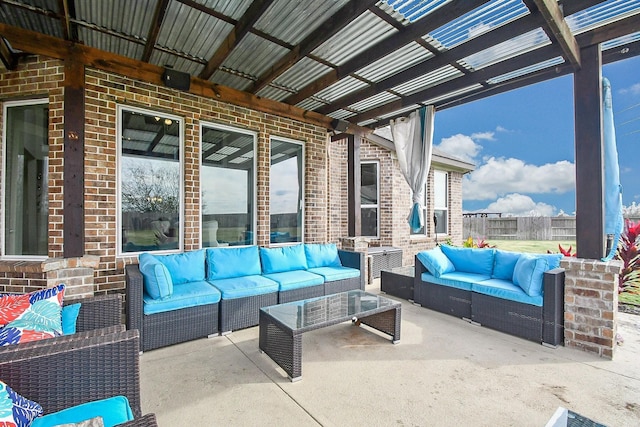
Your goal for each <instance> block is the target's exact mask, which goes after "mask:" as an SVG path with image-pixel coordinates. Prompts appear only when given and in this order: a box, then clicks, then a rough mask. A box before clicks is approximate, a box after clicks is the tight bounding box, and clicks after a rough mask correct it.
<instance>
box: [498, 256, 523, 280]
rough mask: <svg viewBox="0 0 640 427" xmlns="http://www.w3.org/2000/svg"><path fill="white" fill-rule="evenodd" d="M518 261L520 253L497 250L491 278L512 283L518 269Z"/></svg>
mask: <svg viewBox="0 0 640 427" xmlns="http://www.w3.org/2000/svg"><path fill="white" fill-rule="evenodd" d="M518 259H520V253H519V252H509V251H502V250H500V249H497V250H496V254H495V263H494V265H493V273H492V274H491V277H493V278H494V279H502V280H508V281H512V280H513V270H514V269H515V268H516V263H517V262H518Z"/></svg>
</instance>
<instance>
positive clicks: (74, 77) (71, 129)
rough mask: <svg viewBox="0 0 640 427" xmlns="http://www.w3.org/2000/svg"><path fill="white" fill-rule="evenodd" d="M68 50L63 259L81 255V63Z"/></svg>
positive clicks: (82, 224)
mask: <svg viewBox="0 0 640 427" xmlns="http://www.w3.org/2000/svg"><path fill="white" fill-rule="evenodd" d="M70 53H71V55H70V56H69V57H68V58H66V59H65V62H64V165H63V168H64V190H63V191H64V219H63V224H64V225H63V236H64V240H63V241H64V246H63V256H64V257H65V258H72V257H81V256H83V255H84V122H85V112H84V98H85V91H84V64H82V63H81V62H79V61H76V60H75V55H73V49H70Z"/></svg>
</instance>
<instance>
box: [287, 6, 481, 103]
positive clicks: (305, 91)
mask: <svg viewBox="0 0 640 427" xmlns="http://www.w3.org/2000/svg"><path fill="white" fill-rule="evenodd" d="M487 1H488V0H467V1H453V2H450V3H447V4H445V5H444V6H442V7H440V8H439V9H438V13H434V14H433V15H432V16H430V17H429V19H427V18H424V19H421V20H419V21H417V22H416V23H414V24H411V25H409V26H408V27H407V28H406V29H405V31H400V32H398V33H396V34H395V35H393V36H390V37H387V38H386V39H384V40H382V41H381V42H380V43H378V44H376V45H374V46H372V47H370V48H369V49H366V50H365V51H364V52H362V53H360V54H358V55H356V56H355V57H354V58H352V59H350V60H349V61H347V62H346V63H344V64H343V65H341V66H340V67H338V69H337V70H334V71H331V72H329V73H327V74H325V75H323V76H322V77H320V78H318V79H316V80H315V81H313V82H311V83H309V84H308V85H307V86H305V87H304V88H302V89H300V90H299V91H298V93H296V94H293V95H291V96H289V97H287V98H286V99H285V100H284V102H286V103H287V104H294V105H295V104H297V103H298V102H300V101H302V100H304V99H306V98H308V97H309V96H311V95H313V94H315V93H316V92H318V91H320V90H321V89H324V88H326V87H328V86H330V85H331V84H333V83H335V82H337V81H338V80H340V79H341V78H343V77H345V76H348V75H349V74H351V73H353V72H355V71H358V70H359V69H361V68H363V67H365V66H367V65H369V64H371V63H373V62H375V61H376V60H378V59H380V58H382V57H384V56H385V55H388V54H390V53H392V52H394V51H396V50H398V49H399V48H401V47H403V46H405V45H406V44H408V43H410V42H411V41H413V40H415V39H419V38H422V36H424V35H425V34H427V33H429V32H430V31H433V30H435V29H436V28H438V27H440V26H442V25H444V24H446V23H448V22H450V21H451V20H452V19H455V18H456V17H458V16H461V15H464V14H465V13H467V12H470V11H472V10H474V9H475V8H477V7H478V6H481V5H483V4H484V3H487Z"/></svg>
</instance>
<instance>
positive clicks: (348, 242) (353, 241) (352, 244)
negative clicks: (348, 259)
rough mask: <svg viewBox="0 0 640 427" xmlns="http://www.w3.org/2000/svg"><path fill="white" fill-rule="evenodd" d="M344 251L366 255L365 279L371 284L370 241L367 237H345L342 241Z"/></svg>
mask: <svg viewBox="0 0 640 427" xmlns="http://www.w3.org/2000/svg"><path fill="white" fill-rule="evenodd" d="M340 243H341V244H342V249H343V250H345V251H353V252H362V253H364V277H365V281H366V283H367V284H370V283H371V280H369V256H368V255H367V252H368V251H369V239H368V238H367V237H362V236H357V237H343V238H342V239H340Z"/></svg>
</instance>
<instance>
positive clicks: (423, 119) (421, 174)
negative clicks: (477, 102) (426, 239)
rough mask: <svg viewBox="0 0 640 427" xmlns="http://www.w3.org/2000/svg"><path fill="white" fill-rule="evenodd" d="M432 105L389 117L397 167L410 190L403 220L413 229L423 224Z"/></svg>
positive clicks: (432, 115) (431, 146)
mask: <svg viewBox="0 0 640 427" xmlns="http://www.w3.org/2000/svg"><path fill="white" fill-rule="evenodd" d="M434 115H435V108H434V106H433V105H429V106H428V107H422V108H420V109H419V110H416V111H414V112H413V113H411V114H410V115H409V117H402V118H399V119H397V120H391V123H390V125H391V136H392V138H393V143H394V144H395V146H396V153H397V155H398V163H399V164H400V171H401V172H402V175H403V176H404V178H405V179H406V180H407V183H408V184H409V187H410V188H411V191H413V206H412V208H411V212H410V213H409V217H408V218H407V221H408V222H409V225H410V227H411V229H412V230H413V231H414V232H417V231H419V230H420V229H421V228H422V226H423V225H424V224H425V222H424V218H423V217H422V203H423V201H424V189H425V184H426V182H427V175H428V174H429V168H430V167H431V152H432V148H433V118H434Z"/></svg>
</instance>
